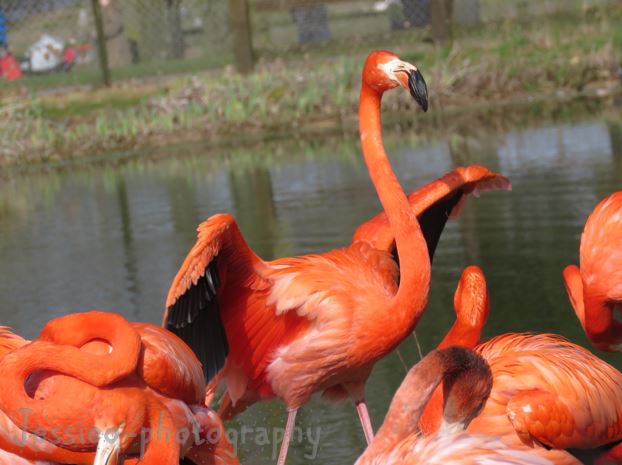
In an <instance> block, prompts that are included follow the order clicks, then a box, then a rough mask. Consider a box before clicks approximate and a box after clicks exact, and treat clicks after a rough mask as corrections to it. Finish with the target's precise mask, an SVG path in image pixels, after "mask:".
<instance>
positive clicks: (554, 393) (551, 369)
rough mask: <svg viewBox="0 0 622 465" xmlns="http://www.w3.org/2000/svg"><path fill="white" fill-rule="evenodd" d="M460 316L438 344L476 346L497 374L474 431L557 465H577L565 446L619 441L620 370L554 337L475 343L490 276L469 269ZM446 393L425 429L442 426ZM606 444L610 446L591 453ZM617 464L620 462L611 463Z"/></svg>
mask: <svg viewBox="0 0 622 465" xmlns="http://www.w3.org/2000/svg"><path fill="white" fill-rule="evenodd" d="M454 304H455V310H456V321H455V323H454V325H453V326H452V328H451V330H450V332H449V333H448V334H447V336H446V337H445V339H444V340H443V341H442V342H441V344H440V345H439V347H446V346H449V345H455V344H460V345H463V346H465V347H469V348H474V349H475V351H476V352H477V353H478V354H480V355H481V356H482V357H484V358H485V359H486V361H487V362H488V363H489V365H490V368H491V370H492V374H493V379H494V383H493V389H492V393H491V395H490V398H489V399H488V401H487V403H486V406H485V408H484V410H483V411H482V413H481V414H480V415H479V416H478V417H477V418H476V419H475V420H474V421H473V422H472V423H471V425H470V426H469V428H468V431H469V432H482V433H487V434H495V435H499V436H501V437H502V438H503V439H504V441H506V442H508V443H510V444H512V443H516V442H518V441H520V442H522V443H524V444H527V445H529V446H530V447H534V449H533V450H534V452H535V453H537V454H538V455H540V456H542V457H544V458H547V459H548V460H552V461H553V462H554V463H555V464H556V465H562V464H575V463H577V461H576V459H575V458H574V457H572V456H571V455H570V454H569V453H567V452H566V451H564V450H547V449H546V448H544V447H538V445H544V446H546V447H547V448H553V449H573V450H574V449H578V450H584V452H579V451H577V453H578V454H594V455H597V456H598V455H600V456H601V458H602V457H605V455H606V456H607V457H611V456H613V454H615V453H616V452H615V451H616V447H615V443H616V442H617V441H620V439H622V420H621V419H622V404H621V403H620V401H619V399H621V398H622V373H620V372H619V371H618V370H616V369H615V368H614V367H612V366H611V365H609V364H607V363H605V362H604V361H602V360H601V359H599V358H598V357H596V356H595V355H594V354H592V353H591V352H589V351H587V350H586V349H584V348H583V347H580V346H578V345H576V344H572V343H571V342H568V341H566V340H565V339H563V338H562V337H560V336H556V335H551V334H536V335H532V334H504V335H501V336H497V337H494V338H492V339H491V340H490V341H488V342H485V343H482V344H478V341H479V338H480V335H481V331H482V328H483V326H484V324H485V322H486V319H487V318H488V314H489V296H488V290H487V287H486V279H485V277H484V274H483V272H482V271H481V269H479V268H478V267H475V266H471V267H468V268H467V269H465V271H464V272H463V274H462V277H461V279H460V283H459V285H458V288H457V290H456V294H455V298H454ZM442 399H443V396H442V393H441V392H439V391H437V392H435V394H434V396H433V399H432V400H431V402H430V403H429V404H428V407H427V409H426V411H425V412H424V415H423V417H422V419H421V422H420V426H421V428H422V430H423V431H424V432H426V433H431V432H434V431H436V430H438V428H439V427H440V423H441V418H442V402H443V400H442ZM601 447H604V448H605V449H609V451H602V450H594V449H598V448H601ZM613 463H617V462H613Z"/></svg>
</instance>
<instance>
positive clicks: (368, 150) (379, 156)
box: [359, 81, 430, 334]
mask: <svg viewBox="0 0 622 465" xmlns="http://www.w3.org/2000/svg"><path fill="white" fill-rule="evenodd" d="M381 99H382V95H381V94H380V93H379V92H378V91H376V90H374V89H372V88H371V87H370V86H368V85H367V84H366V83H365V82H364V81H363V85H362V87H361V98H360V107H359V129H360V133H361V145H362V148H363V156H364V158H365V163H366V164H367V169H368V170H369V174H370V176H371V180H372V182H373V184H374V186H375V188H376V191H377V192H378V197H379V198H380V203H381V204H382V207H383V208H384V211H385V212H386V214H387V217H388V219H389V223H390V224H391V230H392V232H393V235H394V237H395V242H396V248H397V252H398V254H399V259H400V286H399V289H398V292H397V294H396V295H395V297H394V302H393V303H394V305H395V309H408V311H407V312H405V314H404V316H405V317H406V318H408V319H412V321H411V322H410V323H411V324H410V325H406V326H407V327H406V328H404V329H405V332H406V334H407V333H408V332H410V330H412V326H414V324H416V322H417V321H418V319H419V317H420V316H421V314H422V313H423V310H424V308H425V306H426V304H427V299H428V291H429V287H430V259H429V256H428V248H427V245H426V242H425V238H424V237H423V234H422V232H421V228H420V226H419V222H418V221H417V217H416V215H415V213H414V212H413V211H412V209H411V208H410V204H409V202H408V199H407V198H406V195H405V194H404V191H403V190H402V187H401V186H400V183H399V182H398V180H397V178H396V177H395V173H394V172H393V169H392V168H391V164H390V163H389V159H388V157H387V154H386V153H385V150H384V145H383V143H382V124H381V119H380V101H381ZM412 310H414V311H412ZM394 316H398V315H394ZM398 320H399V318H398ZM396 323H398V324H402V323H403V322H402V321H399V322H396Z"/></svg>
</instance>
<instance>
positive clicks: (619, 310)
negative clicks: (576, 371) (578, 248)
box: [564, 265, 622, 352]
mask: <svg viewBox="0 0 622 465" xmlns="http://www.w3.org/2000/svg"><path fill="white" fill-rule="evenodd" d="M564 284H565V285H566V292H567V293H568V298H569V299H570V303H571V305H572V307H573V308H574V311H575V314H576V315H577V318H578V319H579V322H580V323H581V327H582V328H583V331H585V335H586V336H587V337H588V339H589V340H590V342H591V343H592V345H594V347H596V348H598V349H600V350H603V351H605V352H622V321H620V316H622V307H621V306H620V303H619V302H618V301H611V300H610V299H608V298H607V296H606V292H605V291H603V290H602V289H600V287H599V286H598V283H596V284H594V283H589V284H588V285H585V284H584V282H583V278H582V276H581V270H580V269H579V267H577V266H576V265H568V266H567V267H566V268H565V269H564ZM590 284H591V285H590Z"/></svg>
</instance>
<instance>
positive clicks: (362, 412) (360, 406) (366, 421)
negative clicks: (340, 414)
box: [354, 400, 374, 445]
mask: <svg viewBox="0 0 622 465" xmlns="http://www.w3.org/2000/svg"><path fill="white" fill-rule="evenodd" d="M354 404H355V405H356V411H357V413H358V414H359V419H360V420H361V426H362V427H363V433H365V440H366V441H367V445H370V444H371V442H372V441H373V440H374V428H373V427H372V425H371V419H370V418H369V412H368V411H367V405H365V401H364V400H359V401H357V402H355V403H354Z"/></svg>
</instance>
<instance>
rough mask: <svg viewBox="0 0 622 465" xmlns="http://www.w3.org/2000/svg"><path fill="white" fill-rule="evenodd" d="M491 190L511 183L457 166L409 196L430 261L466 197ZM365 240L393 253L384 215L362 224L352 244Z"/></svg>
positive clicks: (475, 168)
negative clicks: (442, 234) (442, 235)
mask: <svg viewBox="0 0 622 465" xmlns="http://www.w3.org/2000/svg"><path fill="white" fill-rule="evenodd" d="M490 189H508V190H509V189H511V184H510V181H509V180H508V179H507V178H506V177H504V176H501V175H500V174H497V173H494V172H492V171H490V170H488V169H487V168H485V167H483V166H479V165H472V166H467V167H459V168H456V169H455V170H453V171H451V172H449V173H447V174H446V175H444V176H443V177H441V178H439V179H437V180H436V181H434V182H431V183H430V184H427V185H425V186H423V187H421V188H419V189H418V190H416V191H414V192H412V193H411V194H410V195H409V196H408V200H409V201H410V204H411V206H412V207H413V209H414V210H415V212H416V214H417V218H418V219H419V224H420V225H421V230H422V231H423V235H424V237H425V240H426V243H427V244H428V252H429V254H430V260H431V259H432V258H433V256H434V251H435V250H436V246H437V244H438V241H439V239H440V236H441V233H442V232H443V229H444V228H445V223H446V222H447V219H448V218H454V217H457V216H458V215H459V213H460V211H461V210H462V207H463V206H464V202H465V201H466V196H467V195H468V194H471V193H473V194H475V195H478V193H479V192H481V191H485V190H490ZM356 241H366V242H368V243H370V245H371V246H372V247H374V248H376V249H379V250H387V251H392V250H393V249H394V248H395V240H394V237H393V233H392V231H391V226H390V225H389V220H388V219H387V216H386V214H385V213H384V212H383V213H380V214H379V215H376V216H375V217H373V218H372V219H371V220H369V221H367V222H365V223H363V224H361V225H360V226H359V227H358V228H357V229H356V231H355V233H354V236H353V237H352V242H356Z"/></svg>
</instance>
